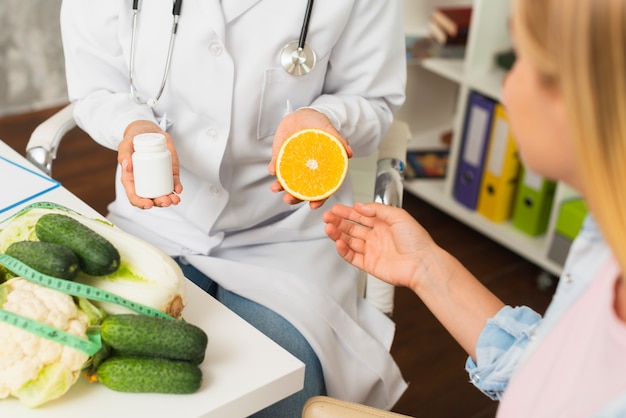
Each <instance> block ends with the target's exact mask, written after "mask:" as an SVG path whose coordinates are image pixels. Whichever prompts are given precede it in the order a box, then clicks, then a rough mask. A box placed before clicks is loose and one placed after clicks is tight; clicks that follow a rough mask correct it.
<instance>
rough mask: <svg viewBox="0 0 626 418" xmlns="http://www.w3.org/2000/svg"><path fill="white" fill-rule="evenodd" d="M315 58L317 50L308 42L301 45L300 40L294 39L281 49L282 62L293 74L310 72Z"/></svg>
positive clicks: (286, 69)
mask: <svg viewBox="0 0 626 418" xmlns="http://www.w3.org/2000/svg"><path fill="white" fill-rule="evenodd" d="M315 60H316V57H315V51H313V49H311V47H310V46H309V45H307V44H306V43H305V44H304V45H303V46H302V47H300V46H299V42H298V41H292V42H289V43H288V44H287V45H285V46H284V47H283V49H282V50H281V51H280V64H281V65H282V67H283V68H284V69H285V71H287V72H288V73H289V74H291V75H296V76H297V75H305V74H308V73H309V72H310V71H311V70H312V69H313V67H314V66H315Z"/></svg>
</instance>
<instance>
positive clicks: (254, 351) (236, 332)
mask: <svg viewBox="0 0 626 418" xmlns="http://www.w3.org/2000/svg"><path fill="white" fill-rule="evenodd" d="M0 156H2V157H4V158H7V159H10V160H12V161H14V162H16V163H17V164H20V165H23V166H27V167H32V166H31V165H30V164H29V163H28V161H26V159H24V158H23V157H22V156H20V155H19V154H18V153H17V152H15V151H14V150H13V149H11V148H10V147H8V146H7V145H6V144H5V143H3V142H2V141H0ZM33 169H34V168H33ZM0 179H2V180H0V182H4V181H7V180H6V177H5V178H3V177H2V173H0ZM35 201H49V202H55V203H58V204H61V205H64V206H67V207H69V208H72V209H74V210H76V211H78V212H80V213H82V214H84V215H87V216H91V217H101V215H99V214H98V213H97V212H95V211H94V210H93V209H92V208H90V207H89V206H88V205H86V204H85V203H84V202H82V201H81V200H80V199H78V198H77V197H76V196H74V195H73V194H72V193H70V192H69V191H68V190H66V189H64V188H63V187H58V188H56V189H53V190H51V191H49V192H46V193H45V194H43V195H41V196H38V197H37V198H35V199H34V200H31V201H28V202H24V203H23V204H21V205H20V206H18V207H15V208H12V209H11V210H8V211H5V212H3V213H1V214H0V219H5V218H6V217H8V216H10V215H11V213H14V212H16V211H17V210H19V209H20V207H23V206H26V205H28V204H29V203H32V202H35ZM183 316H184V317H185V319H186V320H187V321H189V322H191V323H193V324H195V325H197V326H199V327H201V328H202V329H204V330H205V332H206V333H207V335H208V336H209V346H208V349H207V355H206V358H205V360H204V362H203V363H202V365H201V368H202V372H203V376H204V379H203V383H202V387H201V388H200V390H199V391H198V392H196V393H194V394H191V395H164V394H130V393H120V392H115V391H112V390H109V389H107V388H105V387H104V386H102V385H100V384H98V383H88V382H86V381H85V380H84V379H82V378H81V379H80V380H79V381H78V382H77V383H76V384H75V385H74V386H73V387H72V388H71V389H70V391H69V392H68V393H66V394H65V395H64V396H63V397H61V398H59V399H57V400H55V401H52V402H50V403H48V404H45V405H43V406H42V407H40V408H38V409H33V410H31V409H28V408H26V407H24V406H22V405H21V404H20V403H19V401H18V400H17V399H14V398H8V399H4V400H0V417H7V418H9V417H10V418H30V417H45V418H55V417H59V418H73V417H77V418H78V417H80V418H83V417H90V418H97V417H102V418H112V417H115V418H130V417H133V418H135V417H155V418H156V417H175V418H188V417H227V418H236V417H245V416H248V415H250V414H252V413H254V412H256V411H258V410H260V409H263V408H264V407H266V406H268V405H271V404H272V403H274V402H277V401H279V400H281V399H283V398H285V397H287V396H289V395H291V394H293V393H295V392H297V391H299V390H300V389H302V387H303V383H304V364H303V363H302V362H300V361H299V360H298V359H296V358H295V357H293V356H292V355H291V354H289V353H288V352H286V351H285V350H284V349H283V348H282V347H280V346H278V345H277V344H275V343H274V342H273V341H272V340H270V339H269V338H267V337H266V336H265V335H263V334H262V333H260V332H259V331H258V330H256V329H255V328H253V327H252V326H251V325H249V324H248V323H247V322H245V321H244V320H243V319H241V318H240V317H239V316H237V315H235V314H234V313H233V312H231V311H230V310H229V309H227V308H226V307H224V306H223V305H222V304H221V303H219V302H218V301H216V300H215V299H214V298H212V297H211V296H209V295H207V294H206V293H205V292H203V291H202V290H201V289H199V288H198V287H197V286H196V285H195V284H193V283H192V282H188V286H187V307H186V308H185V311H184V315H183Z"/></svg>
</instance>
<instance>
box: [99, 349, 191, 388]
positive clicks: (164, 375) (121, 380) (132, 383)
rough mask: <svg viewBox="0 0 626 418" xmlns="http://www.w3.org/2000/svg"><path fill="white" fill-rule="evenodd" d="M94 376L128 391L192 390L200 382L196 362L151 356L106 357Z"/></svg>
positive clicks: (112, 386)
mask: <svg viewBox="0 0 626 418" xmlns="http://www.w3.org/2000/svg"><path fill="white" fill-rule="evenodd" d="M97 377H98V381H99V382H101V383H102V384H103V385H104V386H106V387H108V388H109V389H113V390H116V391H118V392H132V393H175V394H184V393H194V392H196V391H197V390H198V389H199V388H200V385H201V384H202V371H201V370H200V368H199V367H198V366H197V365H195V364H193V363H190V362H188V361H179V360H167V359H162V358H154V357H128V356H114V357H109V358H108V359H106V360H105V361H104V362H102V363H101V364H100V366H99V367H98V371H97Z"/></svg>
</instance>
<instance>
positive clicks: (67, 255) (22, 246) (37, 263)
mask: <svg viewBox="0 0 626 418" xmlns="http://www.w3.org/2000/svg"><path fill="white" fill-rule="evenodd" d="M5 253H6V254H7V255H10V256H11V257H13V258H16V259H18V260H19V261H21V262H22V263H24V264H26V265H27V266H29V267H30V268H32V269H35V270H37V271H38V272H40V273H43V274H47V275H48V276H52V277H57V278H59V279H65V280H74V279H75V278H76V276H77V275H78V272H79V270H80V265H79V260H78V256H76V254H75V253H74V251H72V250H70V249H69V248H67V247H65V246H63V245H60V244H54V243H51V242H42V241H17V242H14V243H12V244H11V245H9V247H8V248H7V249H6V251H5Z"/></svg>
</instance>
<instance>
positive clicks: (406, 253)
mask: <svg viewBox="0 0 626 418" xmlns="http://www.w3.org/2000/svg"><path fill="white" fill-rule="evenodd" d="M323 219H324V222H326V229H325V231H326V234H327V235H328V236H329V237H330V238H331V239H332V240H334V241H335V244H336V246H337V252H338V253H339V255H340V256H341V257H343V258H344V259H345V260H346V261H347V262H349V263H350V264H352V265H354V266H355V267H358V268H360V269H362V270H365V271H367V272H368V273H370V274H371V275H373V276H375V277H378V278H379V279H381V280H384V281H385V282H387V283H390V284H392V285H395V286H406V287H409V288H412V289H414V290H415V285H416V284H417V283H416V280H417V278H416V276H417V272H418V269H419V268H421V267H423V266H421V265H422V263H423V260H424V261H425V260H427V256H428V253H431V252H432V251H433V249H435V248H436V245H435V243H434V241H433V240H432V238H431V237H430V235H429V234H428V233H427V232H426V230H425V229H424V228H422V227H421V226H420V225H419V224H418V223H417V222H416V221H415V219H414V218H413V217H412V216H411V215H409V214H408V213H407V212H406V211H405V210H403V209H398V208H393V207H391V206H386V205H383V204H380V203H369V204H359V203H357V204H355V205H354V208H350V207H348V206H344V205H335V206H333V207H332V208H331V209H330V210H329V211H327V212H326V213H324V216H323Z"/></svg>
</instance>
